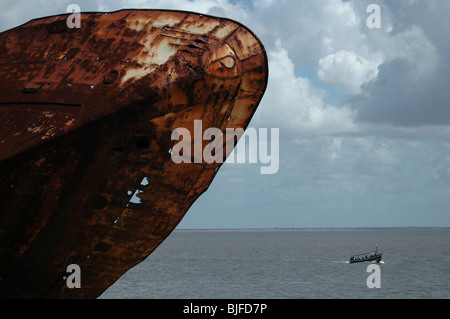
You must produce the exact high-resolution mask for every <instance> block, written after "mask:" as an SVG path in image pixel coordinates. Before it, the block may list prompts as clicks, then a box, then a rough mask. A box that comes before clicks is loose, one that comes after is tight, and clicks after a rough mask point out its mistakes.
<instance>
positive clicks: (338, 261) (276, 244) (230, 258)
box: [99, 228, 450, 299]
mask: <svg viewBox="0 0 450 319" xmlns="http://www.w3.org/2000/svg"><path fill="white" fill-rule="evenodd" d="M377 244H378V248H379V251H380V252H382V253H383V261H382V262H381V263H380V264H378V265H379V267H380V268H379V273H378V274H379V282H380V288H369V287H368V285H367V280H368V277H369V276H371V275H372V272H368V269H367V268H368V266H369V265H370V264H371V263H359V264H349V263H348V259H349V257H350V256H352V255H354V254H358V253H364V252H368V251H372V250H375V245H377ZM99 298H100V299H102V298H108V299H111V298H114V299H115V298H118V299H119V298H120V299H127V298H134V299H141V298H145V299H310V298H314V299H341V298H345V299H355V298H358V299H359V298H363V299H365V298H368V299H398V298H401V299H416V298H425V299H435V298H436V299H437V298H440V299H441V298H445V299H448V298H450V228H361V229H272V230H269V229H268V230H204V231H201V230H175V231H174V232H173V233H172V234H171V235H170V236H169V237H168V238H167V239H166V241H164V242H163V243H162V244H161V245H160V246H159V247H158V248H157V249H156V250H155V251H154V253H153V254H151V255H150V256H149V257H148V258H147V259H146V260H145V261H143V262H142V263H140V264H139V265H137V266H136V267H134V268H133V269H131V270H129V271H128V272H127V273H126V274H124V275H123V276H122V277H121V278H120V279H119V280H118V281H117V282H116V283H114V284H113V285H112V286H111V287H110V288H109V289H108V290H106V291H105V292H104V293H103V294H102V295H101V296H100V297H99Z"/></svg>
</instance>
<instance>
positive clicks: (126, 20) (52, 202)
mask: <svg viewBox="0 0 450 319" xmlns="http://www.w3.org/2000/svg"><path fill="white" fill-rule="evenodd" d="M66 18H67V15H61V16H53V17H48V18H42V19H37V20H33V21H31V22H29V23H27V24H25V25H23V26H20V27H18V28H14V29H12V30H9V31H6V32H4V33H2V34H1V35H0V38H1V40H2V41H0V43H3V44H2V45H3V46H4V48H1V49H2V50H1V52H5V53H4V54H2V55H1V56H0V64H1V65H2V69H1V71H0V72H1V74H0V75H1V79H2V80H1V83H0V84H1V85H0V89H1V90H2V92H0V93H2V94H0V96H1V97H0V113H1V114H0V115H1V117H0V118H1V119H2V120H0V179H1V181H0V193H1V194H2V197H1V198H0V258H1V265H0V296H1V297H6V298H96V297H98V296H99V295H100V294H101V293H102V292H103V291H105V290H106V289H107V288H108V287H109V286H110V285H112V284H113V283H114V282H115V281H116V280H117V279H118V278H120V277H121V276H122V275H123V274H124V273H125V272H126V271H127V270H129V269H130V268H132V267H133V266H135V265H136V264H138V263H139V262H141V261H143V260H144V259H145V258H147V257H148V256H149V255H150V254H151V253H152V252H153V251H154V250H155V249H156V248H157V247H158V245H159V244H160V243H161V242H162V241H163V240H164V239H165V238H167V236H169V234H170V233H171V232H172V230H173V229H174V228H175V227H176V226H177V225H178V224H179V222H180V221H181V219H182V218H183V216H184V215H185V214H186V212H187V211H188V210H189V208H190V207H191V206H192V204H193V203H194V202H195V201H196V200H197V199H198V198H199V196H201V195H202V194H203V193H204V192H205V191H206V190H207V188H208V186H209V185H210V184H211V183H212V181H213V179H214V177H215V175H216V174H217V171H218V169H219V168H220V166H221V165H222V163H221V162H214V163H207V162H205V161H204V159H203V160H200V161H198V160H193V161H192V162H191V163H180V164H176V163H175V162H174V161H173V160H172V158H171V152H170V150H171V149H172V148H173V146H174V143H176V141H173V140H172V138H171V134H172V132H173V131H174V130H175V129H176V128H180V127H181V128H186V129H188V130H189V131H191V132H194V129H195V125H194V121H195V120H201V121H202V125H203V130H204V129H206V128H219V129H220V130H222V131H224V132H225V130H226V128H244V129H245V128H246V127H247V126H248V124H249V122H250V120H251V118H252V116H253V114H254V112H255V111H256V108H257V106H258V104H259V102H260V100H261V98H262V96H263V93H264V91H265V88H266V85H267V76H268V67H267V58H266V54H265V51H264V48H263V46H262V44H261V43H260V41H259V40H258V39H257V38H256V36H254V35H253V33H251V32H250V31H249V30H248V29H247V28H245V27H244V26H242V25H241V24H239V23H237V22H234V21H231V20H227V19H218V18H215V17H210V16H205V15H198V14H195V13H191V12H182V11H157V10H121V11H117V12H112V13H108V14H104V13H102V14H99V13H83V14H82V15H81V23H82V24H81V26H82V27H81V29H64V27H63V26H62V25H63V23H65V22H66ZM230 57H231V59H230ZM221 59H226V60H224V61H222V60H221ZM231 60H232V61H231ZM230 61H231V62H230ZM226 139H227V137H226V136H225V137H224V141H226ZM233 139H234V137H233ZM207 143H208V141H203V144H202V146H205V145H206V144H207ZM234 143H235V142H234ZM226 155H227V154H225V157H226ZM212 209H214V208H213V207H212ZM73 264H75V265H78V266H79V268H80V270H81V288H79V289H73V288H70V287H69V286H68V285H67V282H66V281H67V278H68V277H69V275H70V274H69V273H67V267H68V266H69V265H73Z"/></svg>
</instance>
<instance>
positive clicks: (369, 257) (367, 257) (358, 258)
mask: <svg viewBox="0 0 450 319" xmlns="http://www.w3.org/2000/svg"><path fill="white" fill-rule="evenodd" d="M382 256H383V254H382V253H379V252H378V245H377V247H376V250H375V251H372V252H368V253H363V254H358V255H354V256H352V257H350V264H355V263H362V262H365V261H375V262H377V263H379V262H380V261H381V257H382Z"/></svg>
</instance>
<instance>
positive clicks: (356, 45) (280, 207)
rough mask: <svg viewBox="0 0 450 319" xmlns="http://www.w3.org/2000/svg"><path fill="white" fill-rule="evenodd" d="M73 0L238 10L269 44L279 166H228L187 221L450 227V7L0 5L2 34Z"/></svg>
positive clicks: (267, 109)
mask: <svg viewBox="0 0 450 319" xmlns="http://www.w3.org/2000/svg"><path fill="white" fill-rule="evenodd" d="M71 3H74V4H78V5H79V6H80V8H81V11H115V10H119V9H122V8H151V9H178V10H188V11H194V12H199V13H203V14H210V15H214V16H219V17H226V18H231V19H233V20H236V21H239V22H241V23H243V24H244V25H246V26H247V27H249V28H250V29H251V30H252V31H254V32H255V33H256V35H257V36H258V37H259V38H260V39H261V41H262V42H263V44H264V46H265V49H266V51H267V55H268V59H269V83H268V87H267V91H266V94H265V96H264V98H263V100H262V102H261V104H260V106H259V107H258V110H257V112H256V114H255V116H254V118H253V120H252V122H251V123H250V127H251V128H255V129H260V128H267V129H268V132H271V129H273V128H277V129H279V139H275V138H274V139H273V141H272V139H270V143H275V144H273V145H277V146H278V149H279V169H278V171H277V173H276V174H267V175H263V174H261V171H260V167H261V166H262V165H263V164H261V163H247V164H239V163H234V164H231V163H225V164H224V165H223V166H222V168H221V169H220V171H219V173H218V174H217V176H216V178H215V179H214V181H213V183H212V185H211V186H210V187H209V189H208V191H207V192H206V193H204V194H203V195H202V196H201V197H200V198H199V199H198V200H197V201H196V202H195V203H194V205H193V206H192V207H191V209H190V210H189V212H188V213H187V215H186V216H185V218H184V219H183V220H182V222H181V223H180V224H179V226H178V228H179V229H199V228H201V229H205V228H206V229H222V228H291V227H295V228H302V227H441V226H443V227H450V54H449V52H450V40H449V34H450V19H449V18H448V15H449V13H450V1H447V0H395V1H388V0H383V1H381V0H378V1H377V0H358V1H356V0H353V1H341V0H276V1H275V0H245V1H239V0H130V1H126V0H110V1H106V0H97V1H95V0H94V1H87V0H79V1H75V0H70V1H65V0H63V1H57V0H36V1H25V0H15V1H7V0H0V8H1V10H0V31H4V30H7V29H9V28H12V27H14V26H17V25H20V24H23V23H25V22H27V21H29V20H31V19H33V18H37V17H41V16H47V15H53V14H59V13H65V12H66V8H67V6H68V5H69V4H71ZM371 4H377V5H378V8H379V11H378V12H379V20H373V18H374V17H375V18H376V16H374V15H373V14H374V13H376V12H375V11H369V12H368V11H367V8H368V6H369V5H371ZM368 19H369V21H372V22H373V21H378V22H379V25H378V26H379V28H377V27H376V28H370V27H369V25H368V23H367V21H368ZM269 137H270V138H271V137H272V135H270V134H269ZM269 145H272V144H269Z"/></svg>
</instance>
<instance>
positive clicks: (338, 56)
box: [317, 50, 382, 94]
mask: <svg viewBox="0 0 450 319" xmlns="http://www.w3.org/2000/svg"><path fill="white" fill-rule="evenodd" d="M381 63H382V62H381V59H380V58H379V59H376V60H367V59H365V58H364V57H361V56H359V55H357V54H356V53H355V52H353V51H345V50H341V51H339V52H336V53H332V54H329V55H327V56H326V57H324V58H322V59H320V60H319V70H318V72H317V75H318V77H319V80H321V81H322V82H324V83H331V84H334V85H335V86H337V87H339V88H340V89H342V90H343V92H344V93H348V94H359V93H361V86H362V85H363V84H365V83H368V82H370V81H372V80H373V79H375V78H376V77H377V75H378V66H379V65H380V64H381Z"/></svg>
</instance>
